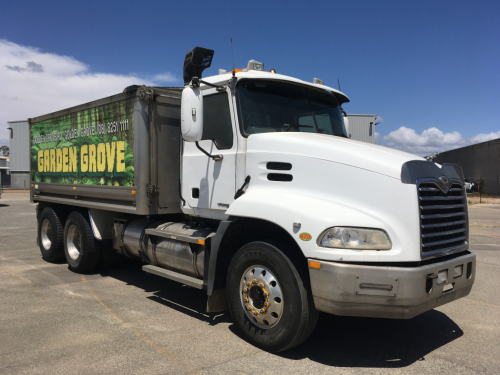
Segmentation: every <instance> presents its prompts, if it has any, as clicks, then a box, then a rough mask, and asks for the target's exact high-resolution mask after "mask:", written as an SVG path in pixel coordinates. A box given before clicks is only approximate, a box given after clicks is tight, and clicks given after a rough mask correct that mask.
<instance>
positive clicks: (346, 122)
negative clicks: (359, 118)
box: [343, 116, 351, 138]
mask: <svg viewBox="0 0 500 375" xmlns="http://www.w3.org/2000/svg"><path fill="white" fill-rule="evenodd" d="M343 117H344V125H345V132H346V133H347V138H351V135H350V134H349V118H347V116H343Z"/></svg>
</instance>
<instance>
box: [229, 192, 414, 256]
mask: <svg viewBox="0 0 500 375" xmlns="http://www.w3.org/2000/svg"><path fill="white" fill-rule="evenodd" d="M226 215H230V216H231V217H247V218H255V219H263V220H266V221H270V222H272V223H274V224H276V225H278V226H280V227H281V228H283V229H284V230H285V231H286V232H287V233H289V234H290V236H291V237H292V238H293V239H294V240H295V241H296V243H297V245H298V246H299V248H300V249H301V250H302V252H303V254H304V256H305V257H307V258H318V259H324V260H331V261H359V262H362V261H378V262H383V261H391V262H394V261H405V260H410V259H404V256H405V255H406V254H407V253H408V252H403V251H402V250H403V246H410V245H408V244H411V241H410V240H408V239H407V233H408V232H409V228H406V230H402V227H403V224H402V223H399V226H398V218H394V217H387V216H384V215H383V213H381V212H376V211H370V209H369V208H363V207H352V206H348V205H346V204H343V203H341V202H336V201H331V200H325V199H324V198H316V197H311V196H307V195H301V194H296V193H291V192H286V191H279V190H276V189H266V188H265V187H262V186H254V187H253V188H249V189H248V190H247V192H246V193H245V194H244V195H243V196H241V197H240V198H238V199H237V200H236V201H235V202H233V203H232V204H231V206H230V207H229V209H228V210H227V211H226ZM294 223H295V226H294ZM334 226H346V227H363V228H376V229H383V230H385V231H386V232H387V233H388V234H389V237H390V239H391V242H392V244H393V247H392V249H391V250H385V251H374V250H350V249H332V248H324V247H320V246H318V245H317V243H316V241H317V240H318V237H319V236H320V235H321V233H322V232H323V231H324V230H325V229H327V228H330V227H334ZM301 233H307V234H310V235H311V240H310V241H304V240H301V239H300V237H299V236H300V234H301ZM306 237H307V236H306ZM401 238H404V241H402V240H401ZM413 245H414V244H413ZM417 245H418V244H417ZM411 260H414V259H411Z"/></svg>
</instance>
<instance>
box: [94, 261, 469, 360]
mask: <svg viewBox="0 0 500 375" xmlns="http://www.w3.org/2000/svg"><path fill="white" fill-rule="evenodd" d="M141 267H142V265H141V264H140V262H136V261H131V260H128V259H125V260H122V261H120V264H119V265H117V266H115V267H113V268H110V269H108V270H104V271H102V272H101V273H100V274H101V275H102V276H107V277H113V278H116V279H118V280H121V281H123V282H125V283H127V284H129V285H133V286H135V287H138V288H141V289H143V290H144V291H145V292H148V293H153V296H148V297H145V298H148V299H150V300H152V301H156V302H158V303H161V304H162V305H164V306H166V307H168V308H171V309H174V310H177V311H180V312H182V313H184V314H187V315H189V316H191V317H193V318H196V319H199V320H202V321H204V322H207V323H209V324H211V325H216V324H219V323H229V322H231V321H232V319H231V316H230V314H229V312H227V311H226V312H224V313H207V312H206V301H207V299H206V296H205V292H204V291H201V290H197V289H194V288H190V287H187V286H183V285H181V284H179V283H177V282H174V281H171V280H168V279H164V278H162V277H159V276H155V275H151V274H147V273H145V272H143V271H142V270H141ZM229 329H230V330H231V331H232V332H233V333H234V334H236V335H237V336H239V337H240V338H242V339H243V337H242V336H241V333H240V332H239V330H238V328H237V327H236V326H235V325H234V324H232V325H230V326H229ZM462 335H463V331H462V330H461V329H460V327H458V326H457V325H456V324H455V322H453V321H452V320H451V319H450V318H448V317H447V316H446V315H445V314H443V313H441V312H439V311H437V310H431V311H428V312H426V313H424V314H422V315H419V316H417V317H415V318H413V319H410V320H395V319H394V320H393V319H374V318H356V317H341V316H334V315H329V314H324V313H321V314H320V317H319V320H318V325H317V326H316V329H315V331H314V332H313V334H312V335H311V337H310V338H309V339H308V340H307V341H306V342H304V343H303V344H301V345H299V346H298V347H295V348H293V349H291V350H289V351H286V352H284V353H278V354H277V355H278V356H281V357H283V358H287V359H291V360H301V359H304V358H308V359H310V360H312V361H315V362H318V363H321V364H324V365H327V366H332V367H374V368H400V367H406V366H409V365H411V364H412V363H414V362H416V361H424V360H425V356H426V355H427V354H429V353H431V352H432V351H434V350H436V349H437V348H439V347H441V346H444V345H446V344H448V343H449V342H451V341H453V340H455V339H457V338H459V337H460V336H462Z"/></svg>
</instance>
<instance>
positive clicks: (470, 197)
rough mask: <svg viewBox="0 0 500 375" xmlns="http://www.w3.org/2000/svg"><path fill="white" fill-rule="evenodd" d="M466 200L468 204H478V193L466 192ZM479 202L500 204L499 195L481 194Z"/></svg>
mask: <svg viewBox="0 0 500 375" xmlns="http://www.w3.org/2000/svg"><path fill="white" fill-rule="evenodd" d="M467 202H468V203H469V206H472V205H474V204H479V194H478V193H472V194H467ZM481 204H500V197H498V196H494V195H483V196H482V197H481Z"/></svg>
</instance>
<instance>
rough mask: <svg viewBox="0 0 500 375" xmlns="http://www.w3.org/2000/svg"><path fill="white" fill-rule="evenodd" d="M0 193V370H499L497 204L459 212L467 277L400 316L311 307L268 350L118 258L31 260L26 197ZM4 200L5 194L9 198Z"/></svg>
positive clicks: (188, 295) (198, 295)
mask: <svg viewBox="0 0 500 375" xmlns="http://www.w3.org/2000/svg"><path fill="white" fill-rule="evenodd" d="M13 195H14V194H5V193H4V194H2V199H1V200H0V338H1V339H0V373H2V374H17V373H22V374H49V373H50V374H67V373H75V374H78V373H81V374H89V373H100V374H101V373H102V374H105V373H106V374H107V373H120V374H137V373H142V374H181V373H203V374H256V373H259V374H291V373H292V374H295V373H301V374H302V373H310V374H321V373H334V372H340V371H343V372H345V373H405V374H407V373H410V374H421V373H424V372H429V373H454V374H461V373H463V374H465V373H467V374H470V373H490V374H495V373H500V290H499V285H500V231H499V229H500V228H499V227H498V225H500V224H499V223H500V207H496V206H481V205H474V206H472V207H471V208H470V221H471V225H472V226H471V228H470V229H471V230H470V234H471V236H470V237H471V250H472V251H474V252H475V253H476V254H477V260H478V264H477V276H476V284H475V286H474V287H473V289H472V292H471V294H470V295H469V296H467V297H465V298H463V299H461V300H458V301H455V302H453V303H450V304H448V305H444V306H441V307H439V308H437V309H435V310H431V311H429V312H427V313H424V314H422V315H420V316H417V317H416V318H414V319H411V320H387V319H368V318H349V317H336V316H332V315H327V314H321V315H320V319H319V322H318V326H317V328H316V330H315V332H314V333H313V335H312V336H311V337H310V338H309V339H308V340H307V341H306V342H305V343H303V344H302V345H300V346H298V347H296V348H294V349H292V350H290V351H287V352H285V353H280V354H269V353H266V352H263V351H261V350H259V349H257V348H255V347H253V346H251V345H249V344H247V343H246V342H245V341H244V340H242V339H241V338H240V337H239V333H238V331H237V330H236V328H235V326H234V325H233V323H232V321H231V317H230V316H229V315H228V313H222V314H207V313H206V312H205V305H206V298H204V297H203V293H202V292H201V291H199V290H195V289H191V288H188V287H185V286H182V285H180V284H178V283H175V282H173V281H169V280H165V279H162V278H160V277H157V276H154V275H149V274H145V273H143V272H142V271H141V265H140V264H138V263H135V262H131V261H128V260H126V259H124V260H123V261H122V262H121V263H120V264H119V265H117V266H116V267H114V268H112V269H109V270H105V271H101V272H100V273H96V274H91V275H84V276H82V275H78V274H75V273H72V272H70V271H69V270H68V269H67V265H66V264H64V263H60V264H50V263H46V262H44V261H43V260H42V258H41V256H40V253H39V250H38V248H37V246H36V245H35V238H36V222H35V211H34V205H33V204H30V203H29V202H28V199H27V195H25V194H23V195H25V197H24V198H22V197H21V198H19V197H18V196H19V195H20V194H16V197H15V198H16V199H14V197H11V196H13ZM11 198H12V199H11Z"/></svg>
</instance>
